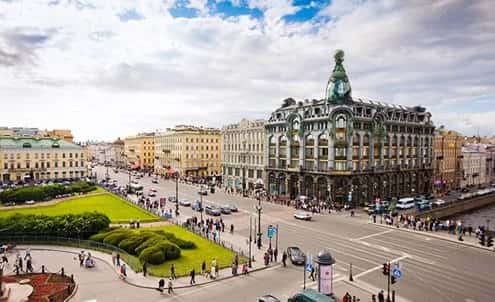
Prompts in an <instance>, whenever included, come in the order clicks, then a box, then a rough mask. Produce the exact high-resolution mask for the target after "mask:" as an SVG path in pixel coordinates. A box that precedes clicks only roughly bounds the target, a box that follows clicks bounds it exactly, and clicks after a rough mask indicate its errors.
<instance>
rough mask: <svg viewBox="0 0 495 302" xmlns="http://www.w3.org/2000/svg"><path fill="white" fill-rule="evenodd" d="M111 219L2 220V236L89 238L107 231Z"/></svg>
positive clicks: (87, 215) (18, 217) (83, 216)
mask: <svg viewBox="0 0 495 302" xmlns="http://www.w3.org/2000/svg"><path fill="white" fill-rule="evenodd" d="M109 225H110V219H109V218H108V217H107V216H106V215H103V214H101V213H97V212H93V213H89V212H86V213H82V214H76V215H74V214H68V215H58V216H47V215H23V214H14V215H12V216H8V217H4V218H0V235H3V234H5V235H37V236H39V235H46V236H60V237H69V238H82V239H86V238H89V237H90V236H91V235H93V234H96V233H98V232H101V231H103V230H107V229H108V226H109Z"/></svg>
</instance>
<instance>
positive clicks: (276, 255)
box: [273, 248, 278, 262]
mask: <svg viewBox="0 0 495 302" xmlns="http://www.w3.org/2000/svg"><path fill="white" fill-rule="evenodd" d="M277 257H278V249H277V248H275V249H274V250H273V258H274V259H275V262H277Z"/></svg>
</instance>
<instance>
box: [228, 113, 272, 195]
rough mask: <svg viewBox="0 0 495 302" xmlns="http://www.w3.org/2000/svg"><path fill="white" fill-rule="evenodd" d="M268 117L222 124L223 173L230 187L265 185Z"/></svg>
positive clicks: (249, 188) (237, 189) (248, 188)
mask: <svg viewBox="0 0 495 302" xmlns="http://www.w3.org/2000/svg"><path fill="white" fill-rule="evenodd" d="M265 140H266V138H265V121H264V120H253V121H249V120H246V119H243V120H241V121H240V122H239V123H237V124H231V125H227V126H225V127H223V128H222V141H223V144H222V175H223V181H224V184H225V186H226V187H227V188H228V189H231V190H236V191H242V190H248V191H251V190H253V189H255V188H259V187H261V186H263V180H264V178H265V177H264V165H265V162H264V153H265V151H264V150H265V149H264V147H265Z"/></svg>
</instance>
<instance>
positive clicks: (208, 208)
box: [205, 206, 222, 216]
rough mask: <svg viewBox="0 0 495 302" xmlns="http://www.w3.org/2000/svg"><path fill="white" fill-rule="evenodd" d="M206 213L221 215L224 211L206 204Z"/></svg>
mask: <svg viewBox="0 0 495 302" xmlns="http://www.w3.org/2000/svg"><path fill="white" fill-rule="evenodd" d="M205 213H206V214H208V215H211V216H220V215H222V212H221V211H220V210H219V209H217V208H216V207H214V206H206V207H205Z"/></svg>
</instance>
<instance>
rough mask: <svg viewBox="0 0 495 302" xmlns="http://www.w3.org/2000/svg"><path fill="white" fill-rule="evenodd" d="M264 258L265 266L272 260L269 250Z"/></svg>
mask: <svg viewBox="0 0 495 302" xmlns="http://www.w3.org/2000/svg"><path fill="white" fill-rule="evenodd" d="M263 260H265V266H267V265H268V263H269V261H270V256H269V255H268V253H267V252H265V255H264V256H263Z"/></svg>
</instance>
